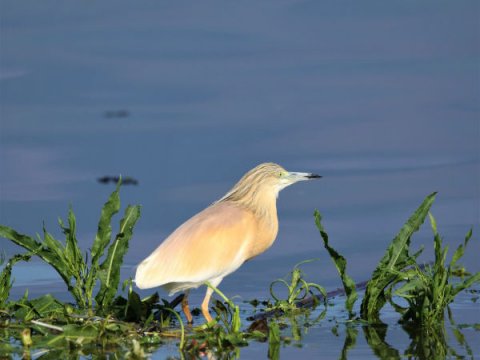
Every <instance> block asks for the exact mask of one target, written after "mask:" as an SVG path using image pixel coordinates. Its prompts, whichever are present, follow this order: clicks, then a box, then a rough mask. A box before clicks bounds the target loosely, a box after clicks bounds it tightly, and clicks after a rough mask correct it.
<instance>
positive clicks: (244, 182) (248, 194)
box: [222, 163, 321, 201]
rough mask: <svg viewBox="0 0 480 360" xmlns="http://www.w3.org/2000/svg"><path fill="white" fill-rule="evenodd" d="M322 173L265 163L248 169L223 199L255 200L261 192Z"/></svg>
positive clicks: (273, 190)
mask: <svg viewBox="0 0 480 360" xmlns="http://www.w3.org/2000/svg"><path fill="white" fill-rule="evenodd" d="M319 178H321V176H320V175H316V174H311V173H304V172H290V171H287V170H285V169H284V168H283V167H281V166H280V165H278V164H275V163H263V164H260V165H258V166H256V167H254V168H253V169H252V170H250V171H248V172H247V173H246V174H245V175H244V176H243V177H242V178H241V179H240V181H239V182H238V183H237V184H236V185H235V186H234V187H233V188H232V190H230V191H229V192H228V193H227V194H226V195H225V196H224V197H223V198H222V200H233V201H236V200H237V201H238V200H242V199H245V200H247V201H248V200H253V197H255V196H256V195H259V194H272V195H274V196H275V197H276V196H277V195H278V193H279V191H280V190H282V189H284V188H285V187H287V186H289V185H292V184H294V183H296V182H298V181H304V180H311V179H319Z"/></svg>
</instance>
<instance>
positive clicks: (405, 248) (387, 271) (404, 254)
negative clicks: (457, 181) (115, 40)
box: [360, 193, 436, 322]
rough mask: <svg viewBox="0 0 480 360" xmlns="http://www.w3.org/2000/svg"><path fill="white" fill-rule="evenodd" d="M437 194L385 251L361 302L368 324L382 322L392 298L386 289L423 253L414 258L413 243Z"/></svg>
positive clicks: (362, 312) (415, 255)
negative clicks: (414, 235) (411, 252)
mask: <svg viewBox="0 0 480 360" xmlns="http://www.w3.org/2000/svg"><path fill="white" fill-rule="evenodd" d="M435 195H436V193H432V194H430V195H428V196H427V197H426V198H425V200H424V201H423V202H422V204H421V205H420V206H419V207H418V209H417V210H416V211H415V212H414V213H413V215H412V216H411V217H410V218H409V219H408V221H407V222H406V223H405V225H403V227H402V228H401V229H400V232H399V233H398V235H397V236H396V237H395V238H394V239H393V240H392V242H391V243H390V245H389V246H388V248H387V251H385V254H384V255H383V257H382V259H381V260H380V262H379V263H378V265H377V267H376V268H375V270H374V271H373V274H372V277H371V279H370V280H369V281H368V283H367V287H366V289H365V296H364V298H363V300H362V304H361V308H360V313H361V317H362V318H363V319H364V320H367V321H369V322H380V317H379V314H380V310H381V309H382V308H383V306H384V305H385V304H386V302H387V301H388V297H389V295H388V294H387V293H386V290H387V288H388V287H389V285H391V284H392V283H393V282H394V281H396V280H397V278H398V277H399V276H403V272H404V271H405V269H407V268H408V267H411V266H413V265H415V264H416V263H417V262H416V259H417V257H418V256H419V255H420V253H421V251H422V250H420V251H418V252H417V253H415V254H413V255H411V254H410V242H411V236H412V235H413V233H415V232H416V231H417V230H418V229H419V228H420V226H421V225H422V224H423V222H424V221H425V218H426V216H427V214H428V211H429V210H430V207H431V206H432V204H433V201H434V200H435Z"/></svg>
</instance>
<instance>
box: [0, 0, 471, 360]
mask: <svg viewBox="0 0 480 360" xmlns="http://www.w3.org/2000/svg"><path fill="white" fill-rule="evenodd" d="M0 6H1V9H0V10H1V11H0V29H1V35H0V36H1V42H0V104H1V108H0V118H1V125H0V126H1V127H0V145H1V146H0V201H1V202H0V223H1V224H4V225H8V226H11V227H13V228H15V229H17V230H18V231H20V232H23V233H26V234H32V235H33V234H35V233H37V232H40V231H41V227H42V222H43V221H44V222H45V225H46V227H47V229H49V230H50V231H51V232H53V233H54V234H57V235H59V231H58V229H57V217H58V216H62V217H65V215H66V212H67V209H68V206H69V204H72V206H73V208H74V211H75V213H76V214H77V220H78V237H79V239H80V241H81V245H82V247H83V248H84V249H87V248H88V247H89V246H90V244H91V241H92V239H93V237H94V233H95V231H96V222H97V221H98V216H99V211H100V208H101V206H102V204H103V202H104V201H105V200H106V198H107V196H108V194H109V193H110V192H111V191H112V186H108V185H101V184H99V183H98V182H97V181H96V179H97V178H98V177H101V176H104V175H112V176H113V175H118V174H122V175H124V176H132V177H134V178H136V179H138V180H139V185H138V186H125V187H123V188H122V193H121V196H122V201H123V204H127V203H135V204H141V205H142V217H141V219H140V221H139V223H138V225H137V228H136V230H135V235H134V239H133V240H132V246H131V249H130V251H129V253H128V254H127V257H126V262H125V265H126V266H125V268H124V276H125V277H128V276H131V275H132V274H133V269H134V266H135V264H137V263H138V262H139V261H140V260H141V259H142V258H144V257H145V256H146V255H147V254H149V253H150V251H151V250H153V249H154V248H155V247H156V246H157V245H158V244H159V243H160V242H161V241H162V239H163V238H165V236H167V235H168V234H169V233H170V232H171V231H172V230H173V229H174V228H175V227H176V226H178V225H179V224H180V223H181V222H182V221H184V220H186V219H187V218H189V217H190V216H191V215H193V214H194V213H196V212H197V211H199V210H201V209H202V208H204V207H205V206H207V205H208V204H210V203H211V202H213V201H214V200H216V199H218V198H220V197H221V196H222V195H223V194H224V193H225V192H226V191H227V190H228V189H229V188H230V187H231V186H232V185H233V183H234V182H235V181H237V180H238V179H239V178H240V176H241V175H242V174H243V173H244V172H245V171H247V170H249V169H250V168H252V167H253V166H255V165H257V164H258V163H261V162H265V161H274V162H277V163H279V164H281V165H283V166H284V167H285V168H287V169H289V170H292V171H311V172H316V173H320V174H321V175H323V176H324V178H322V179H321V180H320V181H318V182H311V183H302V184H297V185H295V186H292V187H290V188H287V189H286V190H284V191H283V192H282V193H281V194H280V198H279V201H278V212H279V218H280V232H279V236H278V238H277V241H276V243H275V244H274V245H273V247H272V248H271V249H270V250H269V251H267V252H266V253H265V254H263V255H261V256H259V257H258V258H257V259H255V260H254V261H251V262H249V263H247V264H245V265H244V266H243V267H242V268H241V269H240V270H238V271H237V272H236V273H234V274H232V275H231V276H229V277H227V278H226V279H225V280H224V282H223V283H222V285H221V288H222V290H224V291H225V293H226V294H227V295H229V296H232V295H240V296H241V297H242V298H246V299H250V298H252V297H260V298H261V297H266V296H268V286H269V284H270V282H271V281H272V280H273V279H276V278H278V277H282V276H284V275H285V274H287V273H288V272H289V271H290V269H291V268H292V266H293V265H294V264H296V263H297V262H299V261H302V260H305V259H307V258H312V257H318V258H320V260H319V262H318V263H317V264H316V265H314V264H310V265H309V266H307V267H306V268H305V270H306V272H307V275H308V276H309V277H310V280H311V281H318V282H320V283H322V284H324V285H325V286H326V287H327V288H335V287H337V286H338V285H339V281H338V278H337V276H336V273H335V269H334V268H333V265H332V264H331V262H330V260H329V258H328V257H327V255H326V254H325V252H324V251H322V246H321V242H320V238H319V236H318V232H317V230H316V229H315V227H314V223H313V218H312V213H313V210H314V209H315V208H318V209H319V210H320V211H321V212H322V214H323V217H324V225H325V227H326V229H327V231H328V232H329V234H330V238H331V239H332V242H333V243H332V244H333V245H334V246H335V247H336V248H337V249H338V251H339V252H341V253H342V254H343V255H344V256H345V257H346V258H347V259H348V261H349V263H348V264H349V265H348V266H349V270H350V272H351V273H352V274H353V275H354V278H355V280H357V281H361V280H365V279H367V278H368V277H369V276H370V273H371V271H372V269H373V268H374V267H375V265H376V263H377V261H378V259H379V258H380V257H381V255H382V253H383V251H384V249H385V248H386V246H387V244H388V243H389V241H390V240H391V238H392V237H393V236H394V234H395V233H396V232H397V231H398V229H399V228H400V227H401V225H402V224H403V222H404V221H405V220H406V218H407V217H408V215H409V214H410V213H411V212H412V211H413V210H414V209H415V207H416V206H418V204H419V203H420V202H421V200H422V199H423V198H424V196H426V195H427V194H429V193H431V192H432V191H439V196H438V199H437V201H436V203H435V205H434V207H433V210H432V211H433V213H434V215H435V216H436V218H437V221H438V224H439V230H440V232H441V234H442V235H443V236H444V238H445V242H447V243H451V244H452V246H456V245H453V244H457V243H459V242H460V241H461V240H462V239H463V236H464V234H465V233H466V231H467V230H468V229H469V228H470V227H473V228H474V234H478V231H479V222H480V220H479V219H480V200H479V199H480V145H479V144H480V141H479V140H480V126H479V120H478V119H479V118H480V117H479V115H480V107H479V103H480V102H479V100H480V81H479V79H480V67H479V65H478V64H479V48H480V47H479V45H478V44H480V29H479V23H478V13H479V10H480V9H479V4H478V2H476V1H461V2H455V3H449V2H441V3H438V1H424V2H422V3H418V2H413V1H393V2H388V3H378V2H374V1H366V2H362V4H361V5H360V4H359V3H357V2H354V1H346V2H343V3H337V2H330V1H327V2H315V1H265V2H262V3H258V2H254V1H250V2H242V3H229V4H226V3H223V2H218V1H208V2H202V3H199V2H194V1H181V2H175V3H165V2H160V3H159V2H145V3H142V4H140V5H139V4H135V6H133V3H131V2H128V1H115V2H113V1H103V2H101V3H98V2H93V3H85V2H80V1H73V2H58V1H53V0H47V1H43V2H42V3H37V2H35V1H24V2H12V1H7V0H1V1H0ZM474 237H475V239H474V240H473V241H472V242H471V244H470V248H469V251H468V253H467V254H466V256H465V258H464V261H463V262H464V263H465V265H466V266H467V268H469V269H471V270H472V271H478V270H479V268H478V262H477V259H476V257H477V256H476V254H478V253H479V251H480V242H479V241H478V235H474ZM0 241H1V248H2V250H4V251H5V252H6V253H7V255H12V254H14V253H16V252H18V251H20V249H18V248H17V247H15V246H14V245H12V244H10V243H8V242H7V241H6V240H3V239H2V240H0ZM414 244H416V245H418V246H420V245H421V244H427V245H430V244H431V235H430V232H429V230H428V226H426V227H425V230H423V231H421V232H420V233H419V234H418V235H417V236H416V237H415V239H414ZM427 247H428V248H429V246H427ZM201 256H208V251H206V252H205V254H202V255H201ZM429 258H431V251H430V250H429V249H427V251H426V254H425V259H426V260H428V259H429ZM32 266H35V267H36V266H40V267H39V269H43V270H39V271H38V272H37V271H35V278H33V277H32V274H33V273H34V272H29V271H28V270H29V269H31V267H32ZM22 267H26V269H27V271H26V272H24V271H22V270H21V269H22ZM45 271H46V270H45V268H44V267H43V268H42V267H41V265H38V264H37V263H35V262H31V263H29V264H26V265H19V266H18V269H17V270H15V273H14V275H15V278H16V287H15V288H14V289H13V295H15V296H20V294H21V293H23V290H24V288H25V287H26V286H27V287H29V288H31V289H32V290H31V294H32V295H39V294H42V293H43V292H44V289H45V287H44V286H38V283H37V282H36V281H37V280H39V281H40V280H41V281H42V284H50V285H51V287H52V290H53V291H54V292H56V293H57V295H58V296H62V294H63V296H64V297H66V294H64V292H63V290H62V287H61V284H59V283H58V279H57V277H56V275H55V274H54V273H47V272H45ZM37 276H38V279H37ZM201 297H202V293H200V292H196V293H195V294H193V295H192V302H195V301H196V302H200V301H201ZM315 336H317V335H315V334H310V335H309V337H307V339H314V338H315ZM318 336H320V335H318ZM477 336H478V335H477ZM305 341H306V342H307V344H308V343H309V342H310V341H312V342H313V341H314V340H305ZM307 348H308V349H311V346H307ZM292 351H293V350H292ZM312 351H313V350H312ZM252 356H253V355H252ZM258 356H259V357H263V356H264V354H262V355H258ZM292 356H293V355H292Z"/></svg>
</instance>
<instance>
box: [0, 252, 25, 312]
mask: <svg viewBox="0 0 480 360" xmlns="http://www.w3.org/2000/svg"><path fill="white" fill-rule="evenodd" d="M31 256H32V254H31V253H27V254H17V255H14V256H12V257H11V258H10V259H9V260H8V262H7V264H6V265H5V267H4V268H3V270H2V272H1V273H0V309H4V308H5V305H6V303H7V300H8V297H9V295H10V289H11V288H12V281H11V279H10V278H11V275H12V268H13V265H15V263H17V262H19V261H28V260H30V257H31Z"/></svg>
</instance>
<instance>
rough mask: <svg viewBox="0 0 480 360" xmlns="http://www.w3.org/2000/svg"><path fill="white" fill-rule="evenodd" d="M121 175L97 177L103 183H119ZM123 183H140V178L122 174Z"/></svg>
mask: <svg viewBox="0 0 480 360" xmlns="http://www.w3.org/2000/svg"><path fill="white" fill-rule="evenodd" d="M119 180H120V176H102V177H99V178H98V179H97V181H98V182H99V183H101V184H108V183H114V184H116V183H118V181H119ZM122 185H138V180H137V179H134V178H132V177H130V176H122Z"/></svg>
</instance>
